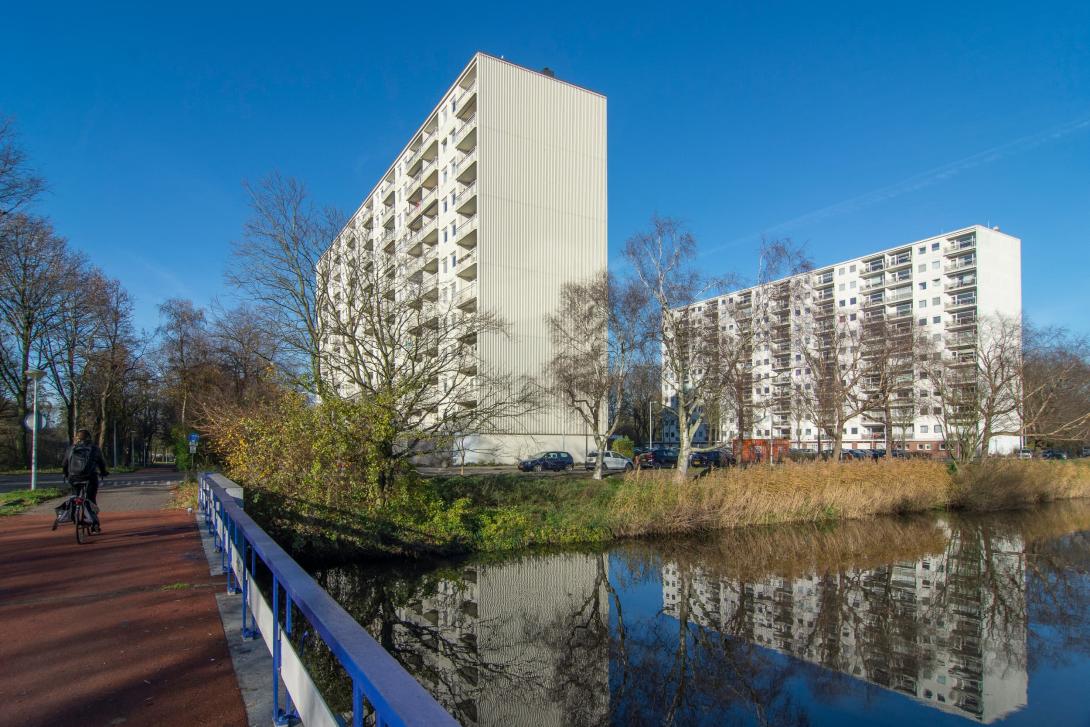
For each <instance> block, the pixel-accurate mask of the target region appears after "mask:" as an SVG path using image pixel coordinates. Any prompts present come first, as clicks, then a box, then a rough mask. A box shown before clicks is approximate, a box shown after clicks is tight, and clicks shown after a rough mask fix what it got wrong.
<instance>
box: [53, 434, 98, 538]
mask: <svg viewBox="0 0 1090 727" xmlns="http://www.w3.org/2000/svg"><path fill="white" fill-rule="evenodd" d="M61 470H62V471H63V472H64V479H65V481H66V482H68V484H69V485H71V486H72V489H73V490H75V491H76V492H77V493H78V492H79V488H80V487H81V486H83V485H84V484H86V485H87V499H88V500H90V501H91V502H93V503H95V505H96V506H97V505H98V500H97V498H98V483H99V475H101V476H102V477H106V476H107V475H109V474H110V473H109V472H108V471H107V470H106V458H105V457H103V456H102V450H101V449H99V448H98V445H96V444H95V443H94V441H92V440H91V432H89V431H87V430H86V429H80V430H79V431H78V432H76V440H75V441H74V442H72V446H70V447H69V448H68V449H67V450H66V451H65V453H64V465H63V466H62V467H61ZM98 530H99V526H98V523H97V522H96V523H95V525H94V528H93V529H92V532H98Z"/></svg>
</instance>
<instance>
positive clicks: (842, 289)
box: [839, 283, 844, 292]
mask: <svg viewBox="0 0 1090 727" xmlns="http://www.w3.org/2000/svg"><path fill="white" fill-rule="evenodd" d="M839 290H840V291H841V292H844V283H841V284H840V288H839Z"/></svg>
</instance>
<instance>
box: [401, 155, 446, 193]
mask: <svg viewBox="0 0 1090 727" xmlns="http://www.w3.org/2000/svg"><path fill="white" fill-rule="evenodd" d="M438 183H439V167H438V166H437V165H436V163H435V160H434V159H431V160H428V161H426V162H424V163H423V164H422V165H421V166H420V169H418V170H417V171H416V173H415V174H413V175H412V177H410V179H409V184H408V185H407V187H408V190H409V191H408V193H407V194H406V196H405V199H406V200H408V202H409V203H410V204H416V203H417V202H419V201H420V198H421V197H422V196H423V195H424V193H425V192H427V191H428V190H434V189H435V185H436V184H438Z"/></svg>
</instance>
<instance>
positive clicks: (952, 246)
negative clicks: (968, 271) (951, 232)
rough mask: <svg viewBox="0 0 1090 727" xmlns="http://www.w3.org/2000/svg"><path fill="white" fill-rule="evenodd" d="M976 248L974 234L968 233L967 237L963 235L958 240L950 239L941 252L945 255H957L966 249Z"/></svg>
mask: <svg viewBox="0 0 1090 727" xmlns="http://www.w3.org/2000/svg"><path fill="white" fill-rule="evenodd" d="M975 249H976V235H970V236H969V237H963V238H961V239H959V240H951V241H950V242H949V243H947V244H946V247H944V248H943V251H942V252H943V254H944V255H946V256H947V257H951V256H954V255H959V254H961V253H963V252H966V251H968V250H975Z"/></svg>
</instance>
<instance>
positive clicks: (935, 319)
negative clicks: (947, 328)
mask: <svg viewBox="0 0 1090 727" xmlns="http://www.w3.org/2000/svg"><path fill="white" fill-rule="evenodd" d="M931 322H932V323H942V316H935V317H934V318H932V319H931ZM936 335H938V334H936Z"/></svg>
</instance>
